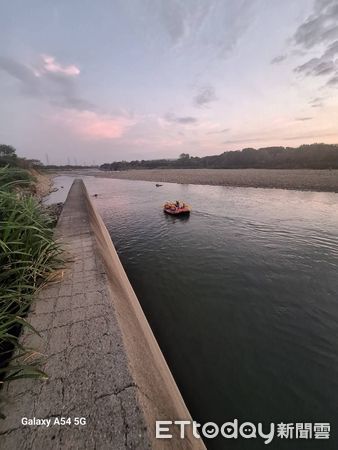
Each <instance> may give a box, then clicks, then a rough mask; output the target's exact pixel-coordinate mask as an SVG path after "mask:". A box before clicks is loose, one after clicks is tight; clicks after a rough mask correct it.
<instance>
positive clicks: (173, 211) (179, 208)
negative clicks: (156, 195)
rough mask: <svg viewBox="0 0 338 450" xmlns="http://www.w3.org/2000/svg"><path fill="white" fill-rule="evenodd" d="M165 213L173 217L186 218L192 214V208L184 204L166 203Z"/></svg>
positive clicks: (177, 202)
mask: <svg viewBox="0 0 338 450" xmlns="http://www.w3.org/2000/svg"><path fill="white" fill-rule="evenodd" d="M163 211H164V212H165V213H167V214H170V215H172V216H183V215H184V216H186V215H188V214H190V211H191V208H190V206H189V205H188V204H187V203H184V202H179V201H176V202H165V204H164V205H163Z"/></svg>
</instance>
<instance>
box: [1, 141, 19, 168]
mask: <svg viewBox="0 0 338 450" xmlns="http://www.w3.org/2000/svg"><path fill="white" fill-rule="evenodd" d="M16 160H17V156H16V150H15V148H14V147H12V146H11V145H7V144H0V166H6V165H10V166H12V165H15V163H16Z"/></svg>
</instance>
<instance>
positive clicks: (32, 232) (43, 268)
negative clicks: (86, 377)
mask: <svg viewBox="0 0 338 450" xmlns="http://www.w3.org/2000/svg"><path fill="white" fill-rule="evenodd" d="M15 177H16V178H15ZM31 182H32V181H31V178H30V177H29V176H27V173H25V171H19V172H18V171H17V172H16V174H15V175H14V173H13V169H9V168H0V380H2V383H3V382H4V381H10V380H15V379H18V378H24V377H29V378H32V377H33V378H39V377H44V376H45V374H44V373H43V372H41V371H40V370H39V369H38V360H37V358H36V357H34V358H32V355H33V354H34V353H32V351H31V350H29V349H25V348H23V347H22V346H21V345H20V343H19V331H20V329H21V327H29V328H31V327H30V325H29V324H28V323H27V321H26V320H25V315H26V314H27V311H28V308H29V305H30V304H31V302H32V298H33V295H34V293H35V292H36V290H37V289H38V288H40V287H41V286H42V285H43V284H44V283H46V282H47V281H48V280H49V278H50V277H51V275H52V274H53V272H54V271H55V269H57V268H58V267H59V266H60V262H61V261H60V248H59V246H58V245H57V243H55V241H54V240H53V227H52V220H51V219H50V217H49V216H48V215H47V213H46V212H45V211H44V210H43V209H42V207H41V205H39V203H38V201H37V200H36V199H35V198H34V197H32V196H31V195H28V194H27V190H22V187H23V186H26V187H28V186H29V185H30V183H31ZM18 187H21V188H19V189H18Z"/></svg>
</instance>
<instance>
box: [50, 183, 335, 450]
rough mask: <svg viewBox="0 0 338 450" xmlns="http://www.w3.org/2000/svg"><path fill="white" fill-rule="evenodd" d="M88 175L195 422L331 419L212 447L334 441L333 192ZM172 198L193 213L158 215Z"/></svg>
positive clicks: (328, 445)
mask: <svg viewBox="0 0 338 450" xmlns="http://www.w3.org/2000/svg"><path fill="white" fill-rule="evenodd" d="M84 180H85V183H86V186H87V189H88V191H89V193H90V194H94V193H97V194H98V197H97V198H93V202H94V204H95V205H96V207H97V208H98V210H99V212H100V213H101V215H102V217H103V219H104V222H105V224H106V226H107V228H108V230H109V232H110V234H111V237H112V240H113V242H114V244H115V247H116V249H117V251H118V254H119V256H120V258H121V261H122V263H123V265H124V267H125V270H126V272H127V274H128V277H129V279H130V281H131V284H132V286H133V287H134V290H135V292H136V294H137V296H138V298H139V300H140V303H141V305H142V308H143V310H144V312H145V314H146V316H147V318H148V320H149V322H150V325H151V327H152V329H153V332H154V334H155V336H156V338H157V340H158V342H159V344H160V347H161V349H162V351H163V353H164V355H165V357H166V359H167V362H168V364H169V366H170V369H171V371H172V373H173V375H174V377H175V380H176V382H177V384H178V386H179V388H180V390H181V392H182V395H183V397H184V400H185V402H186V404H187V406H188V408H189V410H190V412H191V414H192V416H193V418H194V419H195V420H197V421H199V422H201V423H205V422H209V421H213V422H218V423H220V424H221V423H223V422H225V421H228V420H233V419H234V418H237V419H238V420H239V421H240V422H242V421H251V422H253V423H258V422H263V423H264V424H267V423H269V422H275V423H279V422H284V423H296V422H301V423H304V422H320V423H322V422H330V423H331V438H330V439H329V440H328V441H320V440H311V441H310V440H302V441H300V440H295V439H293V440H292V441H291V440H281V439H277V438H275V439H274V441H273V442H272V444H270V445H268V446H266V445H263V444H262V439H255V440H254V439H250V440H249V439H248V440H244V439H238V440H237V441H235V440H225V439H224V438H222V439H218V440H217V439H216V440H215V439H213V440H211V439H210V440H208V441H207V442H206V445H207V446H208V448H209V449H232V448H236V449H241V450H243V449H259V448H272V449H289V448H292V449H293V448H294V449H297V450H303V449H308V448H309V449H310V448H311V449H318V450H321V449H323V450H328V449H337V448H338V437H337V435H338V208H337V206H338V194H333V193H314V192H299V191H287V190H277V189H276V190H273V189H253V188H229V187H219V186H197V185H179V184H164V186H162V187H160V188H156V187H155V184H154V183H151V182H143V181H128V180H113V179H103V178H94V177H84ZM71 182H72V178H71V177H58V178H57V179H56V186H59V187H60V186H61V185H62V186H64V188H63V189H60V190H59V191H58V192H56V193H54V194H53V195H52V196H51V198H50V201H58V200H63V199H64V198H62V197H64V196H65V193H66V192H67V190H68V188H69V186H70V184H71ZM176 199H181V200H184V201H186V202H188V203H189V204H191V205H192V208H193V212H192V213H191V215H190V217H189V218H185V219H180V218H173V217H169V216H166V215H165V214H164V213H163V212H162V209H161V207H162V204H163V203H164V201H165V200H176Z"/></svg>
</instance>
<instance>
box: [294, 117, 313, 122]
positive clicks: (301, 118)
mask: <svg viewBox="0 0 338 450" xmlns="http://www.w3.org/2000/svg"><path fill="white" fill-rule="evenodd" d="M312 119H313V117H296V118H295V120H296V121H297V122H305V121H307V120H312Z"/></svg>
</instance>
